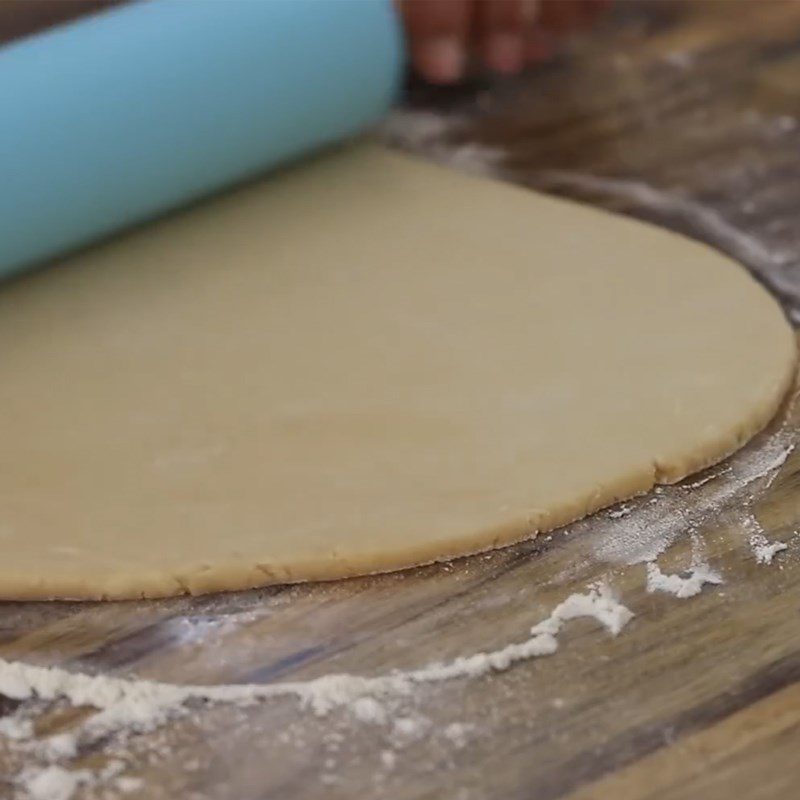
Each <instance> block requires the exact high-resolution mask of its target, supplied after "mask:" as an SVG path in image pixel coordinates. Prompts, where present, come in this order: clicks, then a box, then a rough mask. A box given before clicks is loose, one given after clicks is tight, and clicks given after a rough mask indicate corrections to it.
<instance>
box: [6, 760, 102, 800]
mask: <svg viewBox="0 0 800 800" xmlns="http://www.w3.org/2000/svg"><path fill="white" fill-rule="evenodd" d="M94 781H95V776H94V774H93V773H92V772H90V771H89V770H86V769H79V770H73V771H70V770H66V769H62V768H61V767H57V766H55V765H51V766H48V767H44V768H43V769H35V768H34V769H31V770H24V771H23V772H21V773H20V775H19V776H18V777H17V779H16V784H17V785H18V786H20V787H22V788H24V790H25V791H26V792H27V794H28V797H30V799H31V800H69V798H70V797H72V795H73V794H74V793H75V790H76V789H77V788H78V787H80V786H86V785H89V784H91V783H94Z"/></svg>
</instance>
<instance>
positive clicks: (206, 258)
mask: <svg viewBox="0 0 800 800" xmlns="http://www.w3.org/2000/svg"><path fill="white" fill-rule="evenodd" d="M0 342H2V343H3V344H2V351H0V398H1V399H0V409H1V410H2V411H1V413H0V442H2V447H0V475H2V481H0V543H2V550H3V557H2V559H0V597H3V598H32V599H34V598H50V597H58V598H62V597H67V598H130V597H142V596H144V597H157V596H164V595H173V594H178V593H182V592H192V593H201V592H208V591H214V590H219V589H240V588H245V587H252V586H256V585H263V584H267V583H272V582H284V581H299V580H312V579H329V578H338V577H343V576H349V575H357V574H362V573H370V572H376V571H384V570H393V569H399V568H402V567H407V566H410V565H413V564H419V563H422V562H427V561H430V560H433V559H440V558H445V557H449V556H455V555H461V554H466V553H472V552H476V551H479V550H483V549H486V548H490V547H496V546H499V545H502V544H507V543H510V542H513V541H515V540H519V539H521V538H523V537H526V536H529V535H532V534H533V533H535V532H536V531H541V530H547V529H551V528H554V527H556V526H558V525H562V524H564V523H567V522H569V521H571V520H574V519H576V518H578V517H581V516H583V515H585V514H587V513H590V512H592V511H595V510H596V509H599V508H601V507H603V506H606V505H609V504H611V503H613V502H615V501H617V500H619V499H621V498H626V497H629V496H632V495H635V494H638V493H641V492H644V491H646V490H647V489H649V488H650V487H652V486H653V484H654V483H655V482H659V481H667V482H668V481H675V480H677V479H680V478H682V477H683V476H685V475H687V474H688V473H690V472H692V471H694V470H697V469H699V468H702V467H704V466H706V465H708V464H710V463H712V462H715V461H717V460H719V459H721V458H722V457H724V456H725V455H727V454H728V453H730V452H731V451H732V450H734V449H735V448H736V447H738V446H740V445H741V444H742V443H743V442H744V441H745V440H746V439H747V438H748V437H750V436H751V435H752V434H754V433H755V432H756V431H757V430H759V429H760V428H761V427H763V426H764V425H765V423H766V422H767V421H768V420H769V418H770V417H771V416H772V415H773V414H774V412H775V411H776V409H777V407H778V406H779V404H780V401H781V399H782V397H783V396H784V394H785V392H786V390H787V388H788V387H789V384H790V382H791V379H792V375H793V371H794V363H795V341H794V336H793V334H792V331H791V329H790V328H789V326H788V324H787V323H786V321H785V319H784V317H783V315H782V312H781V310H780V309H779V307H778V305H777V304H776V303H775V301H774V300H773V299H772V298H771V297H770V296H769V295H768V294H767V293H766V292H765V291H764V290H763V289H762V288H761V287H760V286H759V285H757V284H756V283H755V282H754V281H753V280H752V279H751V278H750V276H749V275H747V274H746V272H745V271H744V270H743V269H741V268H740V267H738V266H737V265H736V264H734V263H733V262H732V261H731V260H730V259H728V258H726V257H724V256H723V255H720V254H719V253H717V252H715V251H713V250H711V249H710V248H708V247H706V246H703V245H701V244H698V243H695V242H691V241H689V240H687V239H684V238H682V237H679V236H676V235H674V234H671V233H668V232H666V231H663V230H660V229H657V228H654V227H650V226H648V225H644V224H642V223H639V222H635V221H633V220H630V219H625V218H619V217H615V216H612V215H610V214H607V213H604V212H601V211H597V210H593V209H590V208H586V207H582V206H580V205H577V204H573V203H569V202H565V201H562V200H557V199H553V198H548V197H544V196H540V195H537V194H535V193H533V192H530V191H526V190H523V189H520V188H516V187H513V186H509V185H504V184H500V183H496V182H492V181H487V180H481V179H475V178H470V177H466V176H463V175H460V174H456V173H453V172H449V171H446V170H443V169H441V168H438V167H435V166H431V165H428V164H425V163H422V162H418V161H415V160H413V159H410V158H408V157H405V156H401V155H398V154H393V153H391V152H388V151H385V150H382V149H380V148H378V147H374V146H369V145H362V146H358V147H354V148H349V149H346V150H344V151H342V152H339V153H337V154H335V155H329V156H327V157H325V158H322V159H318V160H316V161H315V162H314V163H310V164H308V165H305V166H303V167H300V168H295V169H292V170H288V171H285V172H283V173H281V174H280V175H277V176H271V177H269V178H268V179H267V180H266V181H265V182H263V183H261V184H258V185H255V186H251V187H248V188H246V189H243V190H240V191H238V192H236V193H234V194H231V195H228V196H226V197H223V198H221V199H218V200H216V201H214V202H213V203H210V204H207V205H204V206H201V207H198V208H195V209H193V210H191V211H189V212H187V213H184V214H182V215H179V216H175V217H172V218H170V219H167V220H165V221H162V222H160V223H158V224H156V225H152V226H150V227H149V228H147V229H143V230H140V231H137V232H134V233H132V234H130V235H128V236H126V237H124V238H121V239H119V240H117V241H114V242H111V243H109V244H107V245H104V246H103V247H100V248H96V249H94V250H92V251H88V252H85V253H82V254H80V255H78V256H76V257H74V258H73V259H71V260H69V261H67V262H66V263H63V264H61V265H59V266H57V267H53V268H50V269H48V270H43V271H42V272H40V273H37V274H32V275H28V276H26V277H24V278H21V279H19V280H17V281H15V282H12V283H10V284H8V285H6V286H5V287H3V288H2V290H1V291H0Z"/></svg>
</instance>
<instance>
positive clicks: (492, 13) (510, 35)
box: [478, 0, 527, 74]
mask: <svg viewBox="0 0 800 800" xmlns="http://www.w3.org/2000/svg"><path fill="white" fill-rule="evenodd" d="M478 15H479V21H478V24H479V38H480V41H479V44H478V47H479V50H480V53H481V56H482V57H483V61H484V63H485V64H486V66H487V67H489V69H491V70H494V71H495V72H500V73H504V74H513V73H515V72H519V71H520V70H521V69H522V67H523V66H524V64H525V25H526V24H527V19H526V13H525V10H524V8H523V2H522V0H480V2H479V4H478Z"/></svg>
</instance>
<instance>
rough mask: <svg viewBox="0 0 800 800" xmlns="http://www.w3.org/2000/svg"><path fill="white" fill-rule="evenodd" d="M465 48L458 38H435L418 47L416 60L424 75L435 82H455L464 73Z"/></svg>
mask: <svg viewBox="0 0 800 800" xmlns="http://www.w3.org/2000/svg"><path fill="white" fill-rule="evenodd" d="M465 57H466V56H465V53H464V48H463V47H462V45H461V43H460V42H459V41H458V39H433V40H432V41H428V42H423V43H421V44H420V45H419V47H418V48H417V54H416V59H415V60H416V62H417V67H418V69H419V71H420V72H421V73H422V75H423V77H425V78H427V79H428V80H429V81H432V82H433V83H454V82H455V81H457V80H458V79H459V78H460V77H461V76H462V75H463V73H464V62H465Z"/></svg>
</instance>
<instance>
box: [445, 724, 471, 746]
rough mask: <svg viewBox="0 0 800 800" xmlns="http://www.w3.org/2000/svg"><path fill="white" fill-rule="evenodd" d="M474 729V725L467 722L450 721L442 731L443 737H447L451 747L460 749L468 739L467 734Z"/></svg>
mask: <svg viewBox="0 0 800 800" xmlns="http://www.w3.org/2000/svg"><path fill="white" fill-rule="evenodd" d="M474 730H475V726H474V725H471V724H469V723H467V722H451V723H450V724H449V725H448V726H447V727H446V728H445V729H444V730H443V731H442V733H443V735H444V737H445V739H448V740H449V741H450V742H451V744H452V745H453V747H456V748H458V749H461V748H462V747H464V746H465V745H466V744H467V742H468V741H469V735H470V733H472V731H474Z"/></svg>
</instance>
